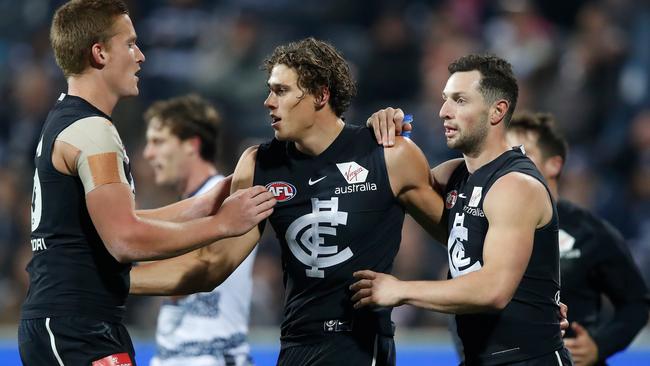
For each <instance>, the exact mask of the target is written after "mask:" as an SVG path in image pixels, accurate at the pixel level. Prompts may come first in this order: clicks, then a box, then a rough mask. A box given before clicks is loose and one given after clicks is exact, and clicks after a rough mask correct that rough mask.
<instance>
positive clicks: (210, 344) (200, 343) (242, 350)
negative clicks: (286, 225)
mask: <svg viewBox="0 0 650 366" xmlns="http://www.w3.org/2000/svg"><path fill="white" fill-rule="evenodd" d="M221 179H223V175H218V176H213V177H211V178H210V179H208V180H207V181H206V182H205V183H204V184H203V185H202V186H201V187H200V188H199V189H198V190H197V191H196V192H195V193H194V194H192V196H194V195H198V194H202V193H205V192H206V191H208V190H209V189H210V188H212V187H213V186H214V185H215V184H217V182H219V181H220V180H221ZM254 260H255V251H253V252H252V253H251V254H250V255H249V256H248V258H246V259H245V260H244V261H243V262H242V264H241V265H239V267H237V269H236V270H235V271H234V272H233V273H232V274H231V275H230V276H229V277H228V278H227V279H226V280H225V281H224V282H223V283H222V284H221V285H219V286H218V287H217V288H215V289H214V290H212V291H211V292H206V293H197V294H192V295H189V296H187V297H184V298H182V299H180V300H178V301H171V300H165V301H164V303H163V305H162V306H161V307H160V313H159V314H158V325H157V328H156V344H157V351H156V356H155V357H154V358H153V359H152V361H151V365H152V366H177V365H178V366H181V365H202V366H220V365H224V366H243V365H250V364H251V363H250V357H249V352H250V346H249V345H248V342H247V341H246V336H247V334H248V318H249V315H250V304H251V295H252V292H253V276H252V275H253V262H254Z"/></svg>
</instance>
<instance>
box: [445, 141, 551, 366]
mask: <svg viewBox="0 0 650 366" xmlns="http://www.w3.org/2000/svg"><path fill="white" fill-rule="evenodd" d="M510 172H521V173H524V174H527V175H530V176H532V177H534V178H536V179H537V180H539V181H540V182H542V183H543V184H544V186H545V187H546V181H545V180H544V178H543V177H542V175H541V174H540V173H539V171H538V170H537V169H536V168H535V165H534V164H533V162H532V161H531V160H530V159H528V158H527V157H526V156H525V155H524V154H523V152H522V151H521V150H519V149H518V148H515V149H513V150H509V151H507V152H505V153H503V154H502V155H500V156H499V157H498V158H496V159H495V160H493V161H491V162H490V163H488V164H486V165H484V166H483V167H481V168H479V169H478V170H476V171H475V172H474V173H473V174H470V173H469V172H468V171H467V166H466V165H465V164H464V163H463V164H461V165H460V166H459V167H458V168H457V169H456V170H455V171H454V172H453V173H452V175H451V178H450V180H449V182H448V184H447V188H446V192H445V197H446V200H445V217H446V219H447V220H448V231H449V239H448V242H447V251H448V257H449V268H450V275H451V277H453V278H455V277H459V276H463V275H465V274H468V273H471V272H474V271H477V270H479V269H480V268H481V267H482V265H483V245H484V241H485V235H486V233H487V230H488V226H489V223H488V220H487V218H486V217H485V213H484V212H483V201H484V198H485V196H486V195H487V193H488V192H489V190H490V187H491V186H492V184H494V182H495V181H496V180H497V179H499V178H500V177H502V176H504V175H505V174H508V173H510ZM547 190H548V187H547ZM549 195H550V192H549ZM520 209H521V210H526V209H527V208H526V207H521V208H520ZM557 235H558V219H557V210H556V208H555V204H553V217H552V219H551V221H550V222H549V223H548V224H547V225H545V226H544V227H542V228H539V229H537V230H536V231H535V236H534V243H533V250H532V254H531V257H530V261H529V263H528V267H527V268H526V271H525V273H524V276H523V278H522V280H521V282H520V283H519V286H518V287H517V290H516V292H515V294H514V297H513V298H512V300H511V301H510V303H509V304H508V305H507V306H506V307H505V308H504V309H503V310H501V311H499V312H494V313H478V314H463V315H456V323H457V327H458V335H459V336H460V338H461V340H462V342H463V347H464V350H465V360H466V362H467V364H468V365H496V364H500V363H506V362H515V361H521V360H526V359H529V358H533V357H537V356H541V355H543V354H546V353H551V352H554V351H555V350H557V349H559V348H561V347H562V345H563V343H562V339H561V337H560V326H559V319H558V303H559V293H560V278H559V272H560V269H559V250H558V236H557Z"/></svg>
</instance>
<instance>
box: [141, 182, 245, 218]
mask: <svg viewBox="0 0 650 366" xmlns="http://www.w3.org/2000/svg"><path fill="white" fill-rule="evenodd" d="M231 182H232V175H229V176H227V177H225V178H223V179H222V180H220V181H219V182H218V183H217V184H215V186H214V187H212V188H211V189H210V190H208V191H207V192H206V193H204V194H201V195H196V196H193V197H190V198H186V199H184V200H182V201H178V202H174V203H172V204H169V205H167V206H164V207H159V208H154V209H147V210H137V211H136V214H137V215H138V217H141V218H147V219H158V220H164V221H173V222H185V221H189V220H193V219H198V218H200V217H205V216H208V215H214V214H215V213H216V212H217V211H218V210H219V208H220V207H221V204H222V203H223V201H224V200H225V199H226V198H227V197H228V196H229V195H230V184H231Z"/></svg>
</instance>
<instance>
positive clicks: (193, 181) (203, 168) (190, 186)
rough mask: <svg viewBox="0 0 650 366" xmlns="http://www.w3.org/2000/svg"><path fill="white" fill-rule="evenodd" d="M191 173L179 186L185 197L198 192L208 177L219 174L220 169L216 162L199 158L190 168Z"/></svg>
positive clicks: (179, 190) (179, 191)
mask: <svg viewBox="0 0 650 366" xmlns="http://www.w3.org/2000/svg"><path fill="white" fill-rule="evenodd" d="M189 171H190V174H189V176H188V177H187V179H185V181H184V182H182V184H180V185H179V187H177V191H178V193H180V194H181V196H182V197H183V198H187V197H188V196H189V195H190V194H192V193H194V192H196V191H197V190H198V189H199V188H201V186H202V185H203V184H204V183H205V182H206V181H207V180H208V178H210V177H212V176H214V175H217V173H218V171H217V168H216V167H215V166H214V164H212V163H210V162H207V161H205V160H199V161H197V162H196V163H194V164H193V166H192V167H190V169H189Z"/></svg>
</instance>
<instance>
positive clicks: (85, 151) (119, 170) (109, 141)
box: [57, 117, 129, 194]
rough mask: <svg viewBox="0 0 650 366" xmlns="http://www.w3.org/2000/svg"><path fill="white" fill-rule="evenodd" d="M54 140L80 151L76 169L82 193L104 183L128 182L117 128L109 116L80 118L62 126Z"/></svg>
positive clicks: (123, 153)
mask: <svg viewBox="0 0 650 366" xmlns="http://www.w3.org/2000/svg"><path fill="white" fill-rule="evenodd" d="M57 140H59V141H63V142H66V143H68V144H70V145H72V146H74V147H76V148H77V149H79V150H80V151H81V152H80V154H79V157H78V158H77V173H78V174H79V178H80V179H81V182H82V183H83V186H84V190H85V192H86V194H88V193H89V192H90V191H92V190H93V189H95V188H97V187H99V186H101V185H104V184H109V183H124V184H127V185H128V184H129V183H128V180H127V179H126V175H125V173H124V164H123V161H124V160H125V156H126V152H125V151H124V147H123V145H122V140H121V139H120V135H119V134H118V133H117V129H116V128H115V126H113V124H112V123H111V122H110V121H109V120H107V119H105V118H102V117H88V118H83V119H80V120H78V121H76V122H75V123H73V124H71V125H70V126H68V127H67V128H66V129H65V130H63V131H62V132H61V133H60V134H59V136H57Z"/></svg>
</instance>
